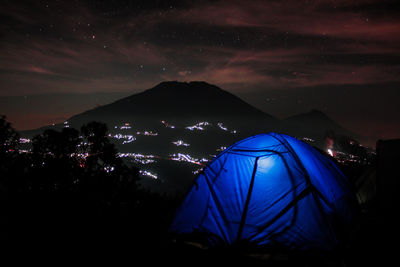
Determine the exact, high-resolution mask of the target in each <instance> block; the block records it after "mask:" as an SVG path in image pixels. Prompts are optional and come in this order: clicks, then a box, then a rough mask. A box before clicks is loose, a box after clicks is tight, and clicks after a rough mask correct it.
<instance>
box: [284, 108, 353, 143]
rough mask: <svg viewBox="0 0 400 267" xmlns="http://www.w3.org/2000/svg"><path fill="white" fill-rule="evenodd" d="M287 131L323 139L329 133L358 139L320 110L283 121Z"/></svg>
mask: <svg viewBox="0 0 400 267" xmlns="http://www.w3.org/2000/svg"><path fill="white" fill-rule="evenodd" d="M283 125H284V129H285V131H287V132H288V133H292V134H295V135H297V136H308V137H312V138H317V139H318V138H321V137H323V136H324V135H325V134H326V133H327V132H332V133H334V134H337V135H346V136H352V137H357V134H355V133H352V132H350V131H348V130H347V129H345V128H343V127H342V126H341V125H339V124H338V123H337V122H335V121H334V120H332V119H331V118H330V117H328V116H327V115H326V114H325V113H323V112H322V111H320V110H316V109H313V110H311V111H310V112H307V113H302V114H299V115H294V116H291V117H288V118H286V119H284V120H283Z"/></svg>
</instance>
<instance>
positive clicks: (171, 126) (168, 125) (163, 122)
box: [161, 120, 175, 129]
mask: <svg viewBox="0 0 400 267" xmlns="http://www.w3.org/2000/svg"><path fill="white" fill-rule="evenodd" d="M161 123H162V124H164V126H165V127H167V128H171V129H174V128H175V126H174V125H171V124H169V123H168V122H166V121H164V120H162V121H161Z"/></svg>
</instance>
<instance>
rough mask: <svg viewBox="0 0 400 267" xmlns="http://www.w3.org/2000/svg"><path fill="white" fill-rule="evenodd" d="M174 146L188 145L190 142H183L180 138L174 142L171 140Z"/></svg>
mask: <svg viewBox="0 0 400 267" xmlns="http://www.w3.org/2000/svg"><path fill="white" fill-rule="evenodd" d="M172 143H173V144H174V145H176V146H190V144H188V143H185V142H183V141H182V140H178V141H175V142H172Z"/></svg>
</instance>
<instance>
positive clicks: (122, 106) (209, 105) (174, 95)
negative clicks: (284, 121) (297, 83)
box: [71, 81, 276, 122]
mask: <svg viewBox="0 0 400 267" xmlns="http://www.w3.org/2000/svg"><path fill="white" fill-rule="evenodd" d="M89 117H90V118H91V119H98V120H103V121H110V122H111V121H115V118H119V119H122V118H124V119H129V118H156V119H157V120H159V119H168V118H184V119H185V120H188V119H190V120H194V119H200V118H201V119H204V120H206V119H210V120H211V119H212V118H218V119H222V118H226V119H227V120H228V119H230V120H236V119H239V118H243V120H245V119H244V118H258V119H264V120H267V122H272V121H275V120H276V119H275V118H274V117H272V116H270V115H268V114H266V113H264V112H262V111H260V110H258V109H256V108H254V107H253V106H251V105H249V104H248V103H246V102H245V101H243V100H241V99H240V98H238V97H236V96H235V95H233V94H231V93H229V92H227V91H225V90H223V89H221V88H219V87H218V86H215V85H212V84H209V83H206V82H202V81H192V82H179V81H166V82H161V83H159V84H158V85H156V86H155V87H153V88H151V89H148V90H145V91H143V92H141V93H138V94H135V95H131V96H128V97H125V98H123V99H120V100H118V101H116V102H114V103H111V104H108V105H105V106H101V107H99V108H96V109H93V110H90V111H87V112H84V113H82V114H78V115H77V116H75V117H74V118H73V119H79V120H80V121H83V120H87V119H86V118H89ZM71 121H72V119H71Z"/></svg>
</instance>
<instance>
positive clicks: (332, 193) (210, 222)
mask: <svg viewBox="0 0 400 267" xmlns="http://www.w3.org/2000/svg"><path fill="white" fill-rule="evenodd" d="M353 201H354V195H353V193H352V191H351V190H350V187H349V185H348V182H347V180H346V178H345V177H344V175H343V174H342V172H341V171H340V170H339V169H338V167H337V166H336V165H335V164H334V163H333V162H332V161H331V160H330V159H329V158H327V157H326V156H324V155H322V154H321V153H320V152H318V151H317V150H315V149H314V148H313V147H311V146H310V145H308V144H306V143H304V142H302V141H300V140H298V139H296V138H293V137H290V136H287V135H283V134H276V133H269V134H260V135H256V136H253V137H249V138H247V139H244V140H242V141H239V142H237V143H236V144H234V145H232V146H230V147H229V148H227V149H226V150H225V151H223V152H222V153H221V154H219V155H218V156H217V157H216V158H215V159H214V160H213V161H211V162H210V163H209V164H208V165H207V166H206V167H205V169H204V170H203V172H202V173H200V174H199V175H198V177H197V179H196V181H195V183H194V185H193V187H192V188H191V190H190V191H189V193H188V194H187V196H186V198H185V200H184V201H183V203H182V205H181V207H180V208H179V209H178V211H177V213H176V216H175V218H174V221H173V223H172V225H171V228H170V231H171V232H172V233H175V234H178V235H185V234H197V235H198V234H203V235H204V236H206V237H207V242H208V243H209V245H212V246H223V245H233V244H237V243H243V242H246V243H247V244H251V245H254V246H263V247H276V246H279V247H285V248H289V249H300V250H306V249H322V250H330V249H333V248H334V247H335V246H336V245H337V244H338V236H337V232H336V230H337V228H338V226H341V227H343V226H346V225H349V224H350V223H351V221H352V218H353V214H354V210H353Z"/></svg>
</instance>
